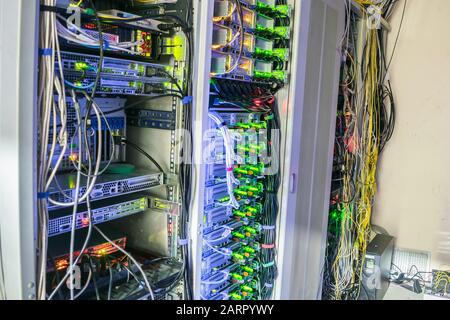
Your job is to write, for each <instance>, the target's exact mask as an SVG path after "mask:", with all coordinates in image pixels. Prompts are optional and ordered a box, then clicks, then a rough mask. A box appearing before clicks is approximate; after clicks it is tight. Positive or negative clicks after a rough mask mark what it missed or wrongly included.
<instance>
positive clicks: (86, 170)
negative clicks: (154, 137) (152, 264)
mask: <svg viewBox="0 0 450 320" xmlns="http://www.w3.org/2000/svg"><path fill="white" fill-rule="evenodd" d="M81 3H82V1H80V2H79V4H78V5H80V4H81ZM41 5H42V8H43V12H42V15H41V31H40V41H39V45H40V61H39V63H40V73H39V77H40V78H39V100H38V104H39V105H38V107H39V109H38V110H39V121H40V123H39V158H38V214H39V228H38V232H39V233H38V236H39V237H38V244H37V245H38V281H37V282H38V284H37V292H38V299H41V300H44V299H49V300H50V299H53V298H54V297H55V295H56V294H58V295H59V296H61V291H60V289H61V288H62V286H63V285H65V284H66V280H69V283H73V277H74V274H73V270H74V267H75V266H76V265H77V264H78V263H79V262H80V261H81V260H82V259H83V257H85V256H87V257H88V258H90V256H89V255H86V254H84V252H85V249H86V248H87V246H88V243H89V241H90V239H91V235H92V232H93V231H94V230H95V232H97V233H98V234H99V235H100V236H101V237H103V238H104V239H105V241H107V242H108V243H110V244H111V245H112V246H114V247H115V248H116V249H117V250H118V251H120V252H122V253H123V254H124V255H125V256H126V257H127V258H128V261H129V266H130V264H131V263H133V264H134V265H135V267H136V268H137V270H139V273H140V274H141V276H142V279H143V281H139V282H140V283H141V284H142V285H143V286H144V287H145V288H146V289H147V290H148V292H149V294H150V297H151V298H152V299H154V298H155V294H158V295H163V294H165V293H167V292H169V291H171V290H172V289H173V288H175V287H176V286H177V285H178V284H179V283H180V281H181V280H182V279H183V278H184V280H185V290H186V298H187V299H189V298H190V296H191V293H190V291H191V285H190V283H191V281H190V275H189V272H186V270H189V251H188V249H187V246H182V248H181V251H182V260H183V267H182V268H181V271H180V272H179V274H177V275H176V276H175V277H174V279H171V280H173V281H170V282H166V283H164V284H163V285H162V286H159V287H155V288H152V286H150V283H149V281H148V279H147V276H146V274H145V273H144V271H143V269H142V267H141V266H140V264H139V263H138V262H137V261H136V260H135V259H134V258H133V257H132V256H131V255H130V254H129V253H128V252H126V251H125V250H124V249H123V248H120V247H119V246H117V245H116V244H115V243H114V241H112V240H111V239H109V238H108V236H107V235H105V234H104V233H103V232H102V231H101V230H100V229H99V228H98V227H97V226H93V224H92V221H91V218H92V210H91V203H90V194H91V191H92V190H93V188H94V186H95V184H96V181H97V178H98V177H99V176H100V175H102V174H103V173H105V172H106V170H107V169H108V167H109V165H110V164H111V162H112V159H113V157H112V156H113V155H114V154H115V147H116V141H117V140H116V139H115V136H114V135H113V132H112V130H111V127H110V125H109V123H108V119H107V118H106V114H111V113H115V112H117V111H120V110H123V109H127V108H131V107H133V106H135V105H137V104H138V103H142V101H138V102H135V103H132V104H129V105H127V106H126V107H123V108H120V110H119V109H118V110H112V111H109V112H105V113H104V112H103V111H102V110H101V108H100V107H99V106H98V105H97V103H96V101H95V96H96V91H97V87H98V85H99V83H100V75H101V66H103V56H104V51H105V50H108V49H113V50H120V51H124V52H127V53H134V52H132V51H130V50H128V49H129V48H132V47H133V46H135V45H137V44H136V43H119V44H115V45H112V44H107V46H105V44H106V43H105V40H104V37H103V32H102V22H101V20H100V19H109V20H111V19H113V17H109V16H108V17H105V16H104V15H102V14H99V13H98V12H97V10H96V8H95V6H94V3H93V1H89V5H90V7H91V8H92V11H93V13H94V16H95V20H96V25H97V30H98V34H99V36H98V39H95V38H93V37H92V36H91V35H89V34H87V33H85V32H83V30H81V29H79V28H77V27H76V26H75V25H73V24H71V23H70V22H69V21H66V20H65V19H64V18H63V17H62V16H60V15H58V14H56V13H55V10H52V8H55V5H56V0H42V1H41ZM187 11H188V15H187V19H186V20H187V21H188V20H190V19H191V16H190V15H191V13H190V6H189V5H188V10H187ZM159 17H160V18H165V19H168V20H175V21H176V22H177V23H179V24H180V26H181V27H182V30H183V31H184V32H185V34H186V38H187V42H188V46H189V53H188V61H187V62H186V64H187V68H186V69H185V70H186V74H185V78H186V79H187V80H186V82H185V84H184V88H183V89H182V88H181V87H180V85H179V84H178V82H177V80H176V79H175V78H174V77H173V76H171V75H170V74H168V72H166V71H165V70H161V72H162V73H164V74H165V76H168V78H170V81H171V83H172V84H173V85H174V86H175V87H176V88H177V90H173V91H171V90H169V89H168V90H167V92H168V93H167V94H161V95H158V96H151V97H148V98H146V100H153V99H158V98H161V97H167V96H171V97H174V98H178V99H183V105H184V106H185V110H184V112H185V122H184V123H185V126H186V128H187V130H188V131H189V132H190V125H191V116H190V112H191V110H190V104H191V103H190V102H186V101H184V99H185V97H188V96H190V95H191V94H192V80H191V73H192V72H191V71H192V50H193V48H192V43H191V34H190V32H191V31H189V30H188V29H190V28H189V27H188V24H187V22H186V23H185V22H183V21H182V20H181V19H179V18H178V17H171V16H170V15H168V16H167V17H166V16H165V15H160V16H159ZM147 18H148V17H147V16H143V17H140V18H138V19H139V20H144V19H147ZM58 19H60V20H62V19H63V20H64V21H66V22H67V25H68V26H69V28H66V27H64V26H63V24H61V23H60V22H59V21H58ZM115 20H117V19H115ZM120 20H121V21H122V22H123V21H124V20H127V21H131V20H132V19H120ZM135 20H136V19H135ZM177 26H178V25H174V27H177ZM59 36H60V37H62V38H64V39H66V40H69V41H72V42H75V43H78V44H82V45H83V46H88V47H96V48H98V49H99V51H100V54H99V56H100V59H99V63H98V66H99V67H98V69H95V70H92V71H94V72H95V73H96V75H97V76H96V79H95V82H93V83H92V84H91V85H90V86H89V89H91V94H90V95H88V94H87V93H86V91H85V90H86V89H88V88H84V87H77V86H74V85H71V83H68V82H67V81H65V79H64V73H63V70H64V68H63V66H62V63H61V57H60V49H59V39H58V37H59ZM55 65H58V68H57V69H58V70H59V71H56V68H55ZM65 84H68V85H69V86H71V87H73V89H72V90H71V99H72V100H73V106H74V107H73V109H74V110H70V111H71V112H73V111H75V114H76V120H75V121H73V120H70V121H69V120H68V116H67V114H68V105H67V103H66V96H65V95H66V88H65ZM75 89H76V92H75ZM170 92H173V93H170ZM80 96H81V97H82V98H83V99H86V101H87V103H86V108H85V110H84V113H83V114H82V112H81V111H82V109H81V107H80V104H79V97H80ZM91 118H93V119H95V121H94V123H96V124H97V126H98V127H97V128H96V129H97V130H96V131H97V132H98V137H96V139H95V140H96V141H95V142H96V144H95V146H93V145H92V143H91V139H89V136H90V135H91V133H92V129H93V128H91ZM58 121H59V122H60V124H57V122H58ZM102 124H105V126H106V128H107V129H108V132H109V133H110V135H111V139H110V141H111V144H112V146H111V157H110V158H111V159H110V160H109V161H106V162H107V163H106V165H105V166H104V168H103V169H102V170H100V164H101V161H102V150H103V149H105V148H104V141H103V140H104V139H103V135H102V126H103V125H102ZM69 127H75V133H74V134H73V135H72V134H69V132H68V128H69ZM75 140H76V144H77V146H78V147H79V150H78V152H79V154H80V155H83V159H81V157H78V158H77V159H75V158H74V159H70V160H71V162H72V165H73V169H74V170H75V172H76V181H75V186H74V195H75V196H74V197H73V198H72V196H69V195H67V194H65V193H64V192H63V190H61V188H60V186H59V183H58V181H57V172H58V170H59V169H60V167H61V163H62V161H63V158H64V156H65V155H66V151H68V150H69V148H70V150H71V148H72V145H73V142H75ZM186 140H188V141H190V140H189V139H186ZM186 140H185V141H186ZM121 143H126V144H128V145H131V146H134V147H135V148H136V149H137V150H138V151H139V152H142V153H144V154H146V153H145V151H144V150H142V149H141V148H140V147H139V146H136V145H133V144H132V143H131V142H129V141H127V140H126V139H123V141H121ZM57 147H58V150H59V151H60V156H59V157H58V159H57V160H56V161H54V160H53V158H54V155H55V154H56V149H57ZM183 152H186V157H188V158H189V159H188V160H186V159H184V161H183V164H182V165H181V168H180V184H181V189H182V192H181V193H182V196H181V198H182V201H183V214H182V215H181V217H180V219H181V222H180V229H181V230H180V236H181V237H182V238H183V239H186V238H187V234H188V223H189V214H188V213H189V211H188V210H189V207H190V191H189V190H190V189H189V183H190V176H191V173H190V170H191V169H190V166H191V164H190V159H191V154H190V152H191V151H190V146H187V145H186V146H185V148H183ZM147 155H148V154H147ZM148 158H149V159H150V160H151V161H152V162H153V163H154V164H155V165H156V166H157V167H158V169H159V170H161V171H162V168H161V166H160V165H159V164H158V163H156V162H155V161H154V159H153V158H152V157H151V156H150V155H148ZM82 176H83V177H85V178H86V179H85V180H86V185H85V186H82V180H81V177H82ZM52 182H55V184H56V186H57V187H58V188H59V189H60V190H59V191H60V192H62V193H63V195H64V196H65V197H66V198H67V199H69V201H68V202H67V203H65V202H64V203H63V202H60V201H56V200H54V199H51V198H49V196H48V191H49V188H50V185H51V184H52ZM81 190H83V192H81ZM81 202H86V206H87V212H88V221H89V225H88V228H87V229H88V232H87V235H86V238H85V239H83V245H82V247H81V249H80V250H79V251H80V252H81V253H82V254H79V255H74V249H75V248H74V243H75V229H76V225H75V224H76V221H77V219H76V217H77V209H78V205H79V204H80V203H81ZM48 203H52V204H53V205H56V206H59V207H65V208H68V207H71V208H72V209H73V214H72V220H71V221H72V224H71V240H70V252H69V263H68V268H67V273H66V274H65V275H64V277H62V279H57V281H58V282H57V283H56V285H52V286H51V292H50V293H47V289H48V287H47V284H48V282H47V279H46V272H47V261H48V258H51V257H48V256H47V247H48V246H47V242H48V222H49V217H48ZM163 259H168V258H163ZM130 269H131V268H130ZM111 276H112V273H110V279H111ZM91 281H93V282H94V286H95V275H94V274H92V270H91V271H90V273H89V276H88V278H87V279H86V283H85V285H84V286H83V288H82V289H81V290H80V291H79V292H77V293H75V290H74V288H73V286H70V287H69V289H70V299H71V300H74V299H76V298H78V297H79V296H80V295H81V294H82V293H83V292H84V291H85V290H86V288H87V286H88V285H89V284H90V282H91ZM110 291H111V285H110V290H109V292H110ZM108 296H110V293H109V295H108Z"/></svg>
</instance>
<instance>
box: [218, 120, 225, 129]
mask: <svg viewBox="0 0 450 320" xmlns="http://www.w3.org/2000/svg"><path fill="white" fill-rule="evenodd" d="M226 126H227V123H226V122H225V121H224V122H222V123H221V124H219V125H218V127H219V129H222V128H225V127H226Z"/></svg>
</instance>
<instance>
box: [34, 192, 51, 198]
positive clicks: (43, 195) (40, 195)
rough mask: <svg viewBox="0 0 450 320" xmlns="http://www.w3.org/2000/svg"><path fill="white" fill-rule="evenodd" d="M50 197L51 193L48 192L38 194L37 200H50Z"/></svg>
mask: <svg viewBox="0 0 450 320" xmlns="http://www.w3.org/2000/svg"><path fill="white" fill-rule="evenodd" d="M49 196H50V193H48V192H38V194H37V198H38V199H39V200H41V199H48V198H49Z"/></svg>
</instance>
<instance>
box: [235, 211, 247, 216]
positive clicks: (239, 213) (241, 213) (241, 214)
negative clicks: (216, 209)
mask: <svg viewBox="0 0 450 320" xmlns="http://www.w3.org/2000/svg"><path fill="white" fill-rule="evenodd" d="M233 214H234V215H235V216H238V217H240V218H245V217H246V216H247V215H246V214H245V213H244V212H242V211H238V210H235V211H233Z"/></svg>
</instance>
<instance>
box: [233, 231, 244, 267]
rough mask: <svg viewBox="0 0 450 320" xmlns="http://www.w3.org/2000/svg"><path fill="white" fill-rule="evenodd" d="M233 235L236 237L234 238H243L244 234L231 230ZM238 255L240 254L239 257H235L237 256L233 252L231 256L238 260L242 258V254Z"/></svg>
mask: <svg viewBox="0 0 450 320" xmlns="http://www.w3.org/2000/svg"><path fill="white" fill-rule="evenodd" d="M233 236H234V237H236V238H239V239H245V235H244V234H242V233H240V232H237V231H234V232H233ZM236 255H238V254H236ZM239 256H240V258H237V257H236V256H235V255H234V254H233V257H234V258H236V259H238V260H242V259H244V256H242V255H239Z"/></svg>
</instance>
